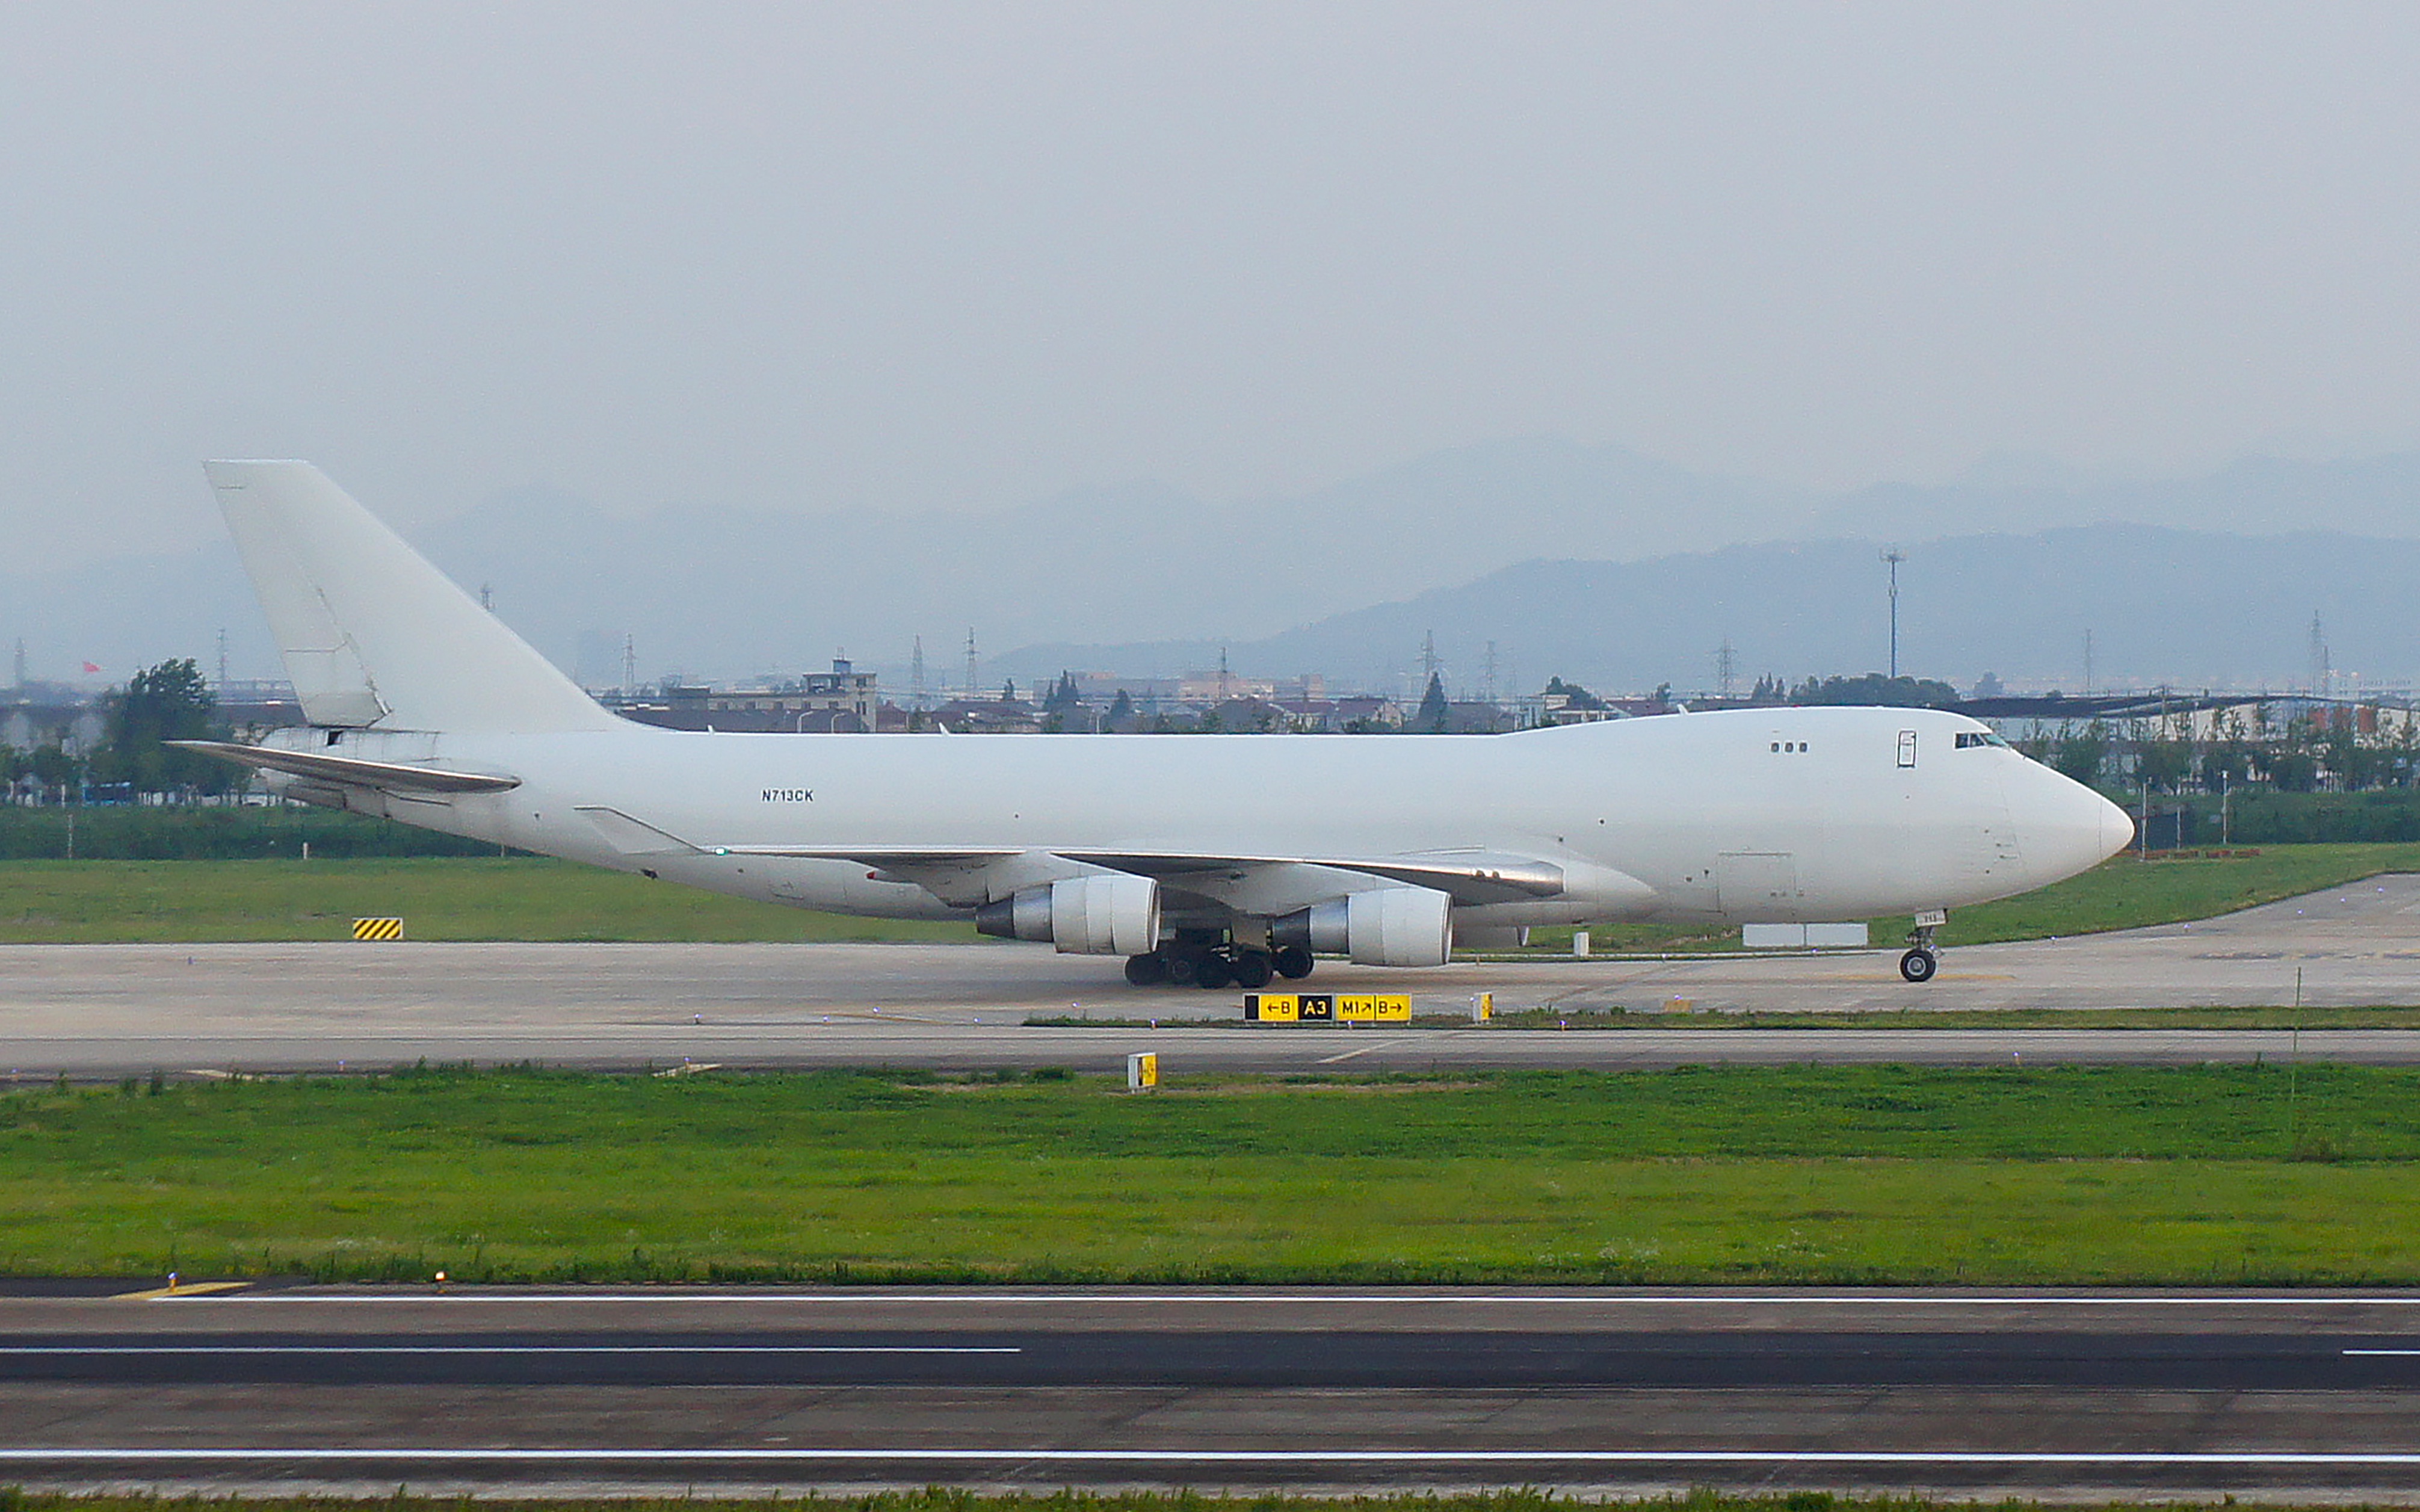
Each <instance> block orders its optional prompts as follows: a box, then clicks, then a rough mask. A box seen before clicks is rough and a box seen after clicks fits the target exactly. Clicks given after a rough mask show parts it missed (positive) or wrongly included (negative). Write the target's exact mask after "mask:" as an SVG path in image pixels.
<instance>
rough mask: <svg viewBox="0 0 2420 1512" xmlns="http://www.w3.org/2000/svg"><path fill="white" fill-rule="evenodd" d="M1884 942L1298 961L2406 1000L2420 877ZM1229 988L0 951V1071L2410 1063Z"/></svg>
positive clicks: (893, 968)
mask: <svg viewBox="0 0 2420 1512" xmlns="http://www.w3.org/2000/svg"><path fill="white" fill-rule="evenodd" d="M1893 960H1894V958H1893V956H1892V954H1891V953H1890V952H1887V951H1873V952H1863V953H1857V954H1852V955H1845V956H1841V955H1826V956H1806V955H1793V956H1787V957H1779V958H1775V957H1744V956H1727V957H1722V958H1719V959H1700V960H1675V961H1608V960H1592V961H1568V960H1566V961H1522V962H1517V963H1501V964H1499V963H1474V964H1455V965H1452V966H1448V967H1444V968H1440V969H1438V970H1435V971H1416V972H1405V971H1398V972H1388V971H1383V970H1377V969H1373V968H1358V967H1354V966H1350V965H1347V964H1340V963H1325V964H1322V965H1321V967H1320V970H1319V974H1318V976H1317V977H1316V978H1315V979H1314V980H1315V982H1316V984H1317V985H1318V986H1319V987H1321V988H1323V989H1332V990H1337V991H1398V992H1403V991H1407V992H1409V993H1411V994H1412V995H1413V998H1414V1004H1415V1008H1416V1010H1417V1011H1420V1012H1422V1013H1434V1014H1448V1015H1450V1014H1455V1013H1466V1012H1467V1010H1468V1006H1469V1003H1470V999H1471V997H1472V995H1475V994H1477V993H1480V992H1482V991H1485V992H1492V993H1493V994H1495V996H1496V1002H1497V1007H1498V1008H1499V1010H1502V1011H1516V1010H1522V1009H1530V1008H1544V1009H1549V1010H1555V1009H1560V1010H1565V1011H1575V1010H1581V1009H1588V1008H1602V1007H1610V1006H1620V1007H1624V1008H1629V1009H1632V1010H1645V1011H1652V1010H1654V1009H1657V1008H1660V1007H1666V1006H1668V1005H1670V1004H1672V1003H1673V1002H1675V1001H1676V1000H1678V1001H1681V1002H1685V1003H1689V1004H1693V1005H1695V1006H1697V1007H1699V1008H1708V1009H1713V1008H1720V1009H1756V1010H1766V1011H1787V1010H1793V1009H1794V1010H1816V1009H1825V1010H1843V1011H1881V1010H1900V1009H1910V1008H1914V1009H1923V1008H2093V1007H2129V1008H2135V1007H2191V1006H2195V1005H2201V1004H2246V1003H2290V1002H2293V1001H2295V1000H2296V998H2295V995H2296V994H2297V992H2299V993H2300V994H2301V1000H2303V1001H2304V1002H2308V1003H2311V1004H2314V1005H2320V1006H2326V1005H2345V1004H2379V1003H2402V1004H2411V1003H2420V878H2415V877H2412V876H2396V877H2381V878H2375V879H2372V880H2371V881H2369V882H2365V883H2362V884H2359V885H2357V886H2355V887H2344V888H2335V889H2331V890H2329V891H2327V892H2322V893H2317V894H2313V895H2311V896H2310V897H2307V898H2302V899H2296V900H2293V901H2291V902H2288V903H2276V904H2272V905H2270V906H2268V907H2264V908H2257V909H2252V910H2248V911H2246V912H2243V913H2241V914H2236V915H2231V916H2228V917H2226V918H2218V919H2210V920H2204V921H2200V922H2196V923H2192V924H2180V925H2174V926H2168V927H2164V928H2160V929H2149V930H2136V931H2129V932H2125V933H2114V934H2104V935H2095V936H2087V937H2083V938H2075V939H2067V940H2045V941H2035V942H2027V943H2023V944H2011V945H1992V946H1977V947H1972V948H1968V949H1959V950H1954V951H1952V952H1950V953H1949V954H1948V955H1947V957H1946V964H1945V966H1944V969H1943V971H1942V974H1941V976H1940V978H1939V979H1938V980H1935V981H1934V982H1932V983H1931V984H1930V985H1928V986H1925V987H1912V986H1910V985H1908V984H1907V983H1905V982H1903V981H1901V980H1900V979H1899V976H1898V972H1897V970H1896V968H1895V966H1894V964H1893ZM1237 1001H1238V999H1237V995H1236V994H1233V993H1199V992H1190V991H1185V990H1179V989H1156V990H1142V991H1138V990H1136V989H1133V988H1129V987H1127V986H1126V985H1125V982H1124V980H1123V979H1122V978H1121V977H1120V975H1119V967H1118V964H1117V963H1116V962H1114V961H1104V960H1097V959H1092V958H1086V957H1076V956H1061V955H1057V954H1054V953H1052V952H1050V951H1049V950H1047V949H1039V948H1035V947H1022V948H1020V947H1017V946H1013V945H981V946H913V945H889V946H885V945H505V944H496V945H487V944H473V945H430V944H411V943H408V942H407V943H401V944H370V945H365V944H355V943H351V942H344V943H329V944H318V945H212V946H175V945H138V946H10V947H0V1073H5V1074H7V1075H9V1076H13V1077H15V1078H17V1079H19V1080H29V1079H48V1078H50V1077H53V1076H55V1075H58V1074H60V1073H62V1072H64V1073H66V1074H68V1075H70V1076H77V1077H115V1076H120V1075H129V1074H133V1075H140V1074H144V1073H147V1072H150V1071H153V1070H163V1071H167V1072H185V1071H215V1072H226V1071H237V1070H242V1071H302V1070H334V1069H340V1068H342V1069H354V1068H361V1067H382V1066H392V1065H397V1064H407V1065H408V1064H410V1063H411V1062H413V1061H416V1060H421V1059H427V1060H430V1061H473V1062H480V1063H489V1064H493V1063H501V1062H515V1061H538V1062H545V1063H550V1064H558V1065H579V1066H592V1067H604V1068H633V1067H647V1066H652V1067H665V1066H677V1065H679V1064H681V1063H682V1062H684V1061H688V1062H690V1063H694V1064H713V1065H727V1066H742V1067H813V1066H835V1065H867V1064H874V1065H891V1066H902V1067H924V1068H933V1069H939V1070H985V1069H997V1068H1003V1067H1033V1066H1044V1065H1062V1066H1069V1067H1073V1068H1077V1069H1079V1070H1084V1071H1099V1072H1108V1071H1111V1070H1114V1069H1116V1068H1117V1067H1118V1066H1119V1065H1120V1064H1121V1063H1122V1062H1123V1059H1124V1057H1125V1055H1126V1054H1127V1053H1128V1052H1130V1051H1137V1050H1156V1051H1157V1052H1159V1053H1160V1054H1161V1055H1163V1056H1164V1057H1167V1060H1168V1063H1169V1065H1170V1066H1171V1068H1173V1069H1191V1070H1199V1071H1218V1072H1311V1071H1319V1070H1323V1069H1350V1070H1359V1071H1425V1070H1431V1069H1453V1068H1458V1067H1466V1068H1481V1067H1535V1066H1594V1067H1604V1068H1620V1067H1635V1066H1660V1065H1671V1064H1677V1063H1682V1062H1701V1061H1706V1060H1730V1061H1738V1062H1758V1061H1765V1062H1771V1061H1807V1060H1843V1059H1868V1060H1870V1059H1885V1060H1896V1061H1910V1062H1919V1063H1924V1062H1930V1063H1941V1064H1986V1063H2001V1064H2006V1063H2009V1062H2010V1061H2012V1060H2016V1059H2019V1058H2024V1059H2031V1060H2034V1061H2037V1062H2043V1061H2110V1060H2124V1061H2133V1062H2143V1063H2154V1064H2165V1063H2194V1062H2200V1061H2209V1060H2230V1059H2232V1060H2250V1059H2253V1058H2255V1057H2262V1058H2270V1059H2274V1058H2277V1057H2284V1056H2288V1055H2293V1054H2303V1055H2308V1056H2318V1057H2327V1058H2331V1059H2343V1060H2364V1061H2371V1062H2377V1063H2389V1064H2415V1063H2420V1033H2412V1032H2404V1031H2342V1032H2316V1033H2306V1034H2304V1035H2302V1036H2300V1037H2299V1039H2298V1038H2297V1037H2296V1036H2294V1035H2292V1034H2290V1033H2288V1032H2286V1031H2268V1032H2243V1033H2209V1032H2191V1031H2183V1032H2171V1031H2129V1032H2118V1033H2112V1032H2107V1031H2095V1032H2090V1033H2073V1032H2068V1031H2059V1030H2040V1031H2020V1032H2010V1031H1944V1030H1927V1029H1917V1030H1912V1031H1911V1030H1906V1029H1900V1028H1893V1029H1887V1030H1877V1031H1870V1032H1865V1031H1860V1032H1842V1031H1808V1032H1797V1031H1774V1032H1759V1033H1757V1034H1753V1035H1749V1034H1743V1033H1741V1032H1739V1031H1731V1030H1723V1031H1666V1030H1657V1029H1635V1030H1623V1031H1621V1032H1603V1033H1594V1032H1591V1033H1577V1032H1575V1033H1569V1034H1558V1033H1553V1032H1513V1031H1510V1030H1503V1029H1493V1030H1471V1029H1451V1030H1445V1029H1427V1028H1423V1029H1418V1030H1411V1029H1388V1028H1362V1029H1354V1028H1346V1027H1341V1026H1339V1027H1327V1028H1317V1027H1314V1028H1301V1029H1282V1028H1276V1027H1270V1028H1257V1027H1256V1028H1251V1029H1245V1028H1241V1027H1227V1028H1219V1029H1216V1030H1213V1029H1207V1028H1194V1027H1180V1026H1184V1025H1188V1024H1191V1023H1194V1022H1197V1021H1201V1020H1204V1019H1208V1018H1223V1019H1229V1020H1232V1019H1234V1018H1236V1017H1237V1016H1239V1011H1238V1006H1237ZM1042 1015H1064V1016H1071V1017H1076V1018H1078V1019H1080V1018H1084V1017H1099V1018H1115V1019H1133V1018H1156V1019H1157V1020H1158V1021H1159V1023H1160V1025H1161V1027H1159V1028H1158V1029H1156V1030H1155V1029H1150V1028H1145V1029H1089V1028H1068V1029H1062V1028H1034V1027H1025V1026H1023V1025H1024V1021H1025V1020H1026V1019H1027V1018H1029V1017H1032V1016H1042Z"/></svg>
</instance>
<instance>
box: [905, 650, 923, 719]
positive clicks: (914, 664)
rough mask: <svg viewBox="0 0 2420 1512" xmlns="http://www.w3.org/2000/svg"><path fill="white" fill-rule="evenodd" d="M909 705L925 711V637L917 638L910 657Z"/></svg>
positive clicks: (911, 707) (908, 658)
mask: <svg viewBox="0 0 2420 1512" xmlns="http://www.w3.org/2000/svg"><path fill="white" fill-rule="evenodd" d="M907 706H908V707H909V708H910V709H913V710H915V711H916V712H917V713H919V714H922V713H923V712H924V638H923V636H921V635H920V636H918V637H917V638H916V649H915V650H914V651H913V652H912V653H910V654H909V656H908V657H907Z"/></svg>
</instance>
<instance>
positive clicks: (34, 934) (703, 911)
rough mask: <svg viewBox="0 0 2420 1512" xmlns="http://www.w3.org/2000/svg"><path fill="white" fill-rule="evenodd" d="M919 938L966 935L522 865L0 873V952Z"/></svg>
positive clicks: (555, 865) (227, 865) (135, 865)
mask: <svg viewBox="0 0 2420 1512" xmlns="http://www.w3.org/2000/svg"><path fill="white" fill-rule="evenodd" d="M389 917H397V918H402V919H403V921H404V937H405V938H406V939H412V940H561V941H574V940H662V941H692V940H720V941H741V940H762V941H774V942H787V941H804V940H876V941H879V940H927V941H945V942H959V943H973V942H975V941H976V940H977V939H978V936H977V935H976V933H975V932H974V929H973V926H971V925H970V924H962V923H946V922H945V923H927V922H917V921H912V920H908V921H902V920H892V919H876V918H845V917H843V916H840V915H837V914H820V913H814V912H810V911H808V910H806V909H802V908H784V907H782V906H780V905H778V904H774V903H752V902H749V901H748V900H746V899H743V898H726V897H724V896H722V895H721V894H720V893H712V892H701V891H699V890H698V889H696V888H694V887H676V886H675V885H673V884H671V883H666V882H650V881H648V880H647V879H646V878H644V877H638V876H631V875H628V874H627V873H624V872H607V871H603V870H601V869H599V868H597V867H590V866H578V865H574V864H573V863H571V862H568V861H555V860H548V859H543V858H539V857H532V856H514V857H499V856H487V857H427V858H411V859H392V860H347V861H321V860H311V861H301V860H259V861H11V862H6V863H0V944H11V945H24V944H48V943H54V942H56V943H67V944H126V943H141V942H147V941H154V942H171V943H175V944H179V945H184V944H198V943H203V942H208V941H225V940H274V941H284V940H342V939H349V938H350V937H351V925H352V921H353V920H354V919H355V918H389Z"/></svg>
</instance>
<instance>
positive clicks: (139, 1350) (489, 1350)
mask: <svg viewBox="0 0 2420 1512" xmlns="http://www.w3.org/2000/svg"><path fill="white" fill-rule="evenodd" d="M1024 1352H1025V1350H1022V1349H1020V1348H1016V1347H1014V1346H1007V1345H1002V1346H998V1347H993V1346H985V1345H946V1344H931V1345H925V1344H697V1345H690V1344H426V1345H424V1344H212V1343H209V1342H207V1341H204V1342H198V1343H194V1344H94V1345H82V1344H9V1345H0V1358H6V1357H9V1356H14V1355H26V1354H69V1355H77V1356H84V1355H101V1354H1023V1353H1024Z"/></svg>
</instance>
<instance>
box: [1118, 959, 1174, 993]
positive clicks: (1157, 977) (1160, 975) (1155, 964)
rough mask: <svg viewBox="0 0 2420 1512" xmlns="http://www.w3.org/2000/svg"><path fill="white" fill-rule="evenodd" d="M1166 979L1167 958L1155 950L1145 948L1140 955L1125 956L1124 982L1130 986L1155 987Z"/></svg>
mask: <svg viewBox="0 0 2420 1512" xmlns="http://www.w3.org/2000/svg"><path fill="white" fill-rule="evenodd" d="M1166 980H1168V959H1167V957H1165V956H1163V955H1161V954H1160V953H1159V952H1158V951H1157V950H1145V951H1144V952H1143V953H1142V954H1140V955H1130V956H1128V957H1126V984H1127V985H1128V986H1130V987H1156V986H1158V985H1159V984H1160V983H1161V982H1163V981H1166Z"/></svg>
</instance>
